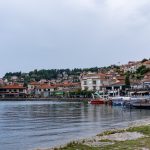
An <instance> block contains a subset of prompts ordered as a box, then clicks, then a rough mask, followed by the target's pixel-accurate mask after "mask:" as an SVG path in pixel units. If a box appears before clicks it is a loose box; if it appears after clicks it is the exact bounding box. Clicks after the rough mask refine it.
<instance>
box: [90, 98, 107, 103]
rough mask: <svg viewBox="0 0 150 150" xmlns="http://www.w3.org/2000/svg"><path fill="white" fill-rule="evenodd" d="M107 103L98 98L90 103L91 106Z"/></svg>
mask: <svg viewBox="0 0 150 150" xmlns="http://www.w3.org/2000/svg"><path fill="white" fill-rule="evenodd" d="M104 103H105V101H104V99H102V98H98V99H92V100H91V101H89V104H104Z"/></svg>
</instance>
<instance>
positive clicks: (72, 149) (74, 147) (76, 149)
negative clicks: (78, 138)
mask: <svg viewBox="0 0 150 150" xmlns="http://www.w3.org/2000/svg"><path fill="white" fill-rule="evenodd" d="M59 150H99V148H96V147H90V146H87V145H83V144H79V143H76V144H71V145H67V146H65V147H63V148H59Z"/></svg>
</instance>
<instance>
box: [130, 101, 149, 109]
mask: <svg viewBox="0 0 150 150" xmlns="http://www.w3.org/2000/svg"><path fill="white" fill-rule="evenodd" d="M132 107H133V108H138V109H150V100H148V99H143V100H140V101H138V102H135V103H133V104H132Z"/></svg>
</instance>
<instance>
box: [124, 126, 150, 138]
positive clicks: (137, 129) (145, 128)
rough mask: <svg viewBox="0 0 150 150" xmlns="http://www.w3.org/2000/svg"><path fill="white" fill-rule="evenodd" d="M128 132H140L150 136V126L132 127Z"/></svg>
mask: <svg viewBox="0 0 150 150" xmlns="http://www.w3.org/2000/svg"><path fill="white" fill-rule="evenodd" d="M127 131H128V132H139V133H142V134H144V135H149V136H150V126H148V125H147V126H139V127H132V128H129V129H127Z"/></svg>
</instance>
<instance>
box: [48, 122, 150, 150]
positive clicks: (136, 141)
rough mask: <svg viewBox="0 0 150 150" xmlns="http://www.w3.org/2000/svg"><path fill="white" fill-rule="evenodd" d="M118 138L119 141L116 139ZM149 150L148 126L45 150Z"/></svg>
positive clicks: (115, 131)
mask: <svg viewBox="0 0 150 150" xmlns="http://www.w3.org/2000/svg"><path fill="white" fill-rule="evenodd" d="M118 137H120V139H119V138H118ZM126 149H127V150H149V149H150V125H142V126H137V127H130V128H127V129H122V130H110V131H106V132H104V133H102V134H99V135H97V136H95V137H93V138H91V139H85V140H81V141H76V142H71V143H69V144H67V145H66V146H64V147H60V148H53V149H47V150H126Z"/></svg>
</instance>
